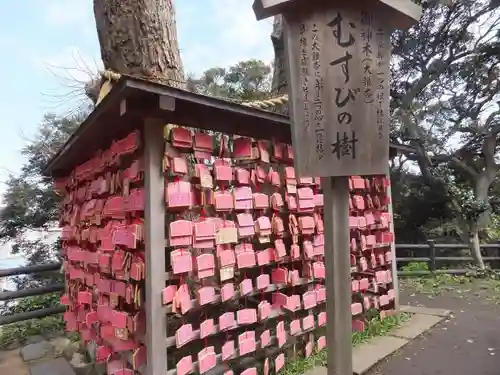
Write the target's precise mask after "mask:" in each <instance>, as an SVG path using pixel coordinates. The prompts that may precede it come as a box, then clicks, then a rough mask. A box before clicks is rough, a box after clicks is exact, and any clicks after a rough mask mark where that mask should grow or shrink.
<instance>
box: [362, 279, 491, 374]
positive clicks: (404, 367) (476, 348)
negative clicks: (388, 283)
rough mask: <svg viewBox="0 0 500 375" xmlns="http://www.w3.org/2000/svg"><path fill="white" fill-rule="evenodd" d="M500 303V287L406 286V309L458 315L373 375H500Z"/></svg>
mask: <svg viewBox="0 0 500 375" xmlns="http://www.w3.org/2000/svg"><path fill="white" fill-rule="evenodd" d="M403 284H404V283H403ZM422 289H424V290H422ZM499 302H500V283H498V282H480V281H476V282H474V283H472V284H471V283H468V284H464V285H458V286H455V287H450V286H439V287H434V288H427V287H426V288H414V287H412V286H409V287H405V286H404V285H403V287H402V291H401V303H402V304H410V305H414V306H425V307H434V308H443V309H449V310H452V311H453V315H452V317H450V319H448V320H445V321H443V322H442V323H440V324H439V325H438V326H436V327H434V328H433V329H432V330H431V331H430V332H429V333H428V334H426V335H424V336H422V337H420V338H418V339H416V340H414V341H412V342H411V343H409V344H408V345H406V346H405V347H403V348H402V349H401V350H400V351H398V352H397V353H395V354H394V355H393V356H391V357H390V358H388V359H386V360H385V361H383V362H382V363H380V364H379V365H378V366H376V367H375V368H374V369H372V370H371V371H370V372H369V374H368V375H401V374H404V375H471V374H474V375H498V374H500V305H499V304H498V303H499Z"/></svg>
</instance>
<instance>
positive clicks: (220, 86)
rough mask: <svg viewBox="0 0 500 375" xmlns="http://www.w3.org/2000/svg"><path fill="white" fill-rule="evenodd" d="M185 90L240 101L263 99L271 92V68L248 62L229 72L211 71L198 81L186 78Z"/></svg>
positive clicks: (227, 70)
mask: <svg viewBox="0 0 500 375" xmlns="http://www.w3.org/2000/svg"><path fill="white" fill-rule="evenodd" d="M187 89H188V90H190V91H193V92H197V93H199V94H203V95H209V96H215V97H220V98H227V99H235V100H240V101H251V100H262V99H266V98H268V97H269V96H270V92H271V67H270V66H268V65H267V64H265V63H264V62H263V61H261V60H247V61H240V62H239V63H238V64H236V65H233V66H230V67H229V68H221V67H217V68H211V69H208V70H206V71H205V72H204V73H203V74H202V75H201V76H200V77H194V76H191V77H189V78H188V80H187Z"/></svg>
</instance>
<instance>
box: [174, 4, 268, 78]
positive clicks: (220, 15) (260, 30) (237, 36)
mask: <svg viewBox="0 0 500 375" xmlns="http://www.w3.org/2000/svg"><path fill="white" fill-rule="evenodd" d="M183 1H184V2H183V3H182V5H178V6H177V8H176V10H177V21H178V31H177V33H178V36H179V40H180V47H181V56H182V59H183V63H184V68H185V70H186V71H187V72H194V73H197V74H199V73H201V72H203V71H204V70H205V69H208V68H211V67H214V66H228V65H232V64H235V63H237V62H239V61H242V60H248V59H252V58H256V59H261V60H263V61H265V62H267V63H270V62H271V61H272V59H273V49H272V44H271V40H270V33H271V30H272V19H268V20H263V21H257V20H256V19H255V15H254V13H253V9H252V3H253V0H210V1H207V3H205V6H206V7H207V8H205V7H203V10H204V11H209V12H210V14H211V17H210V18H208V19H209V20H210V21H208V22H207V21H205V20H207V18H205V20H204V22H203V25H207V26H209V28H210V32H212V35H210V39H211V41H212V42H211V43H210V44H206V43H204V42H202V41H200V40H197V36H196V35H197V34H196V32H195V33H193V29H192V27H193V25H196V24H197V19H196V18H199V17H203V14H200V13H197V14H196V15H195V14H194V13H195V11H194V10H193V7H192V6H194V3H195V1H196V0H183ZM188 3H189V5H188ZM191 4H193V5H192V6H191ZM188 18H189V19H188ZM200 23H201V22H200ZM196 31H198V30H196ZM200 37H201V36H200Z"/></svg>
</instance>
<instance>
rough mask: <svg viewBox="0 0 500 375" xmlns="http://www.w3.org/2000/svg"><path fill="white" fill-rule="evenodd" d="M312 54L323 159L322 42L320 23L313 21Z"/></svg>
mask: <svg viewBox="0 0 500 375" xmlns="http://www.w3.org/2000/svg"><path fill="white" fill-rule="evenodd" d="M311 32H312V34H311V39H312V43H311V52H312V53H311V55H312V62H313V70H314V124H315V129H314V131H315V134H316V154H317V155H318V160H322V159H323V157H324V154H325V127H324V123H323V119H324V113H323V100H322V94H323V88H324V82H323V76H322V74H321V60H320V53H321V44H320V40H319V37H318V25H317V24H315V23H313V25H312V30H311Z"/></svg>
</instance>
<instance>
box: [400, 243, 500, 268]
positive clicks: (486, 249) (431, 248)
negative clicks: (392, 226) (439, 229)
mask: <svg viewBox="0 0 500 375" xmlns="http://www.w3.org/2000/svg"><path fill="white" fill-rule="evenodd" d="M468 248H469V247H468V245H464V244H438V243H435V242H434V241H432V240H429V241H427V243H425V244H397V245H396V254H401V253H403V252H408V251H410V252H418V253H421V254H419V256H418V257H400V256H398V257H397V258H396V262H397V263H398V266H401V265H402V264H405V263H410V262H425V263H427V265H428V268H429V270H414V271H402V270H398V276H425V275H430V274H449V275H465V274H466V273H468V272H469V270H468V269H466V268H463V267H462V268H448V267H447V268H441V267H439V264H440V263H442V262H451V263H467V262H468V263H472V262H474V258H473V257H472V256H453V255H442V253H443V252H444V251H446V252H447V253H448V254H449V253H451V252H455V253H456V252H457V251H458V250H467V251H468ZM480 249H481V253H483V257H482V259H483V261H485V262H497V263H498V264H497V265H495V264H492V266H493V267H492V268H500V243H498V244H482V245H480ZM492 252H495V253H496V255H494V256H492V255H491V253H492ZM488 253H490V254H488Z"/></svg>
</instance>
